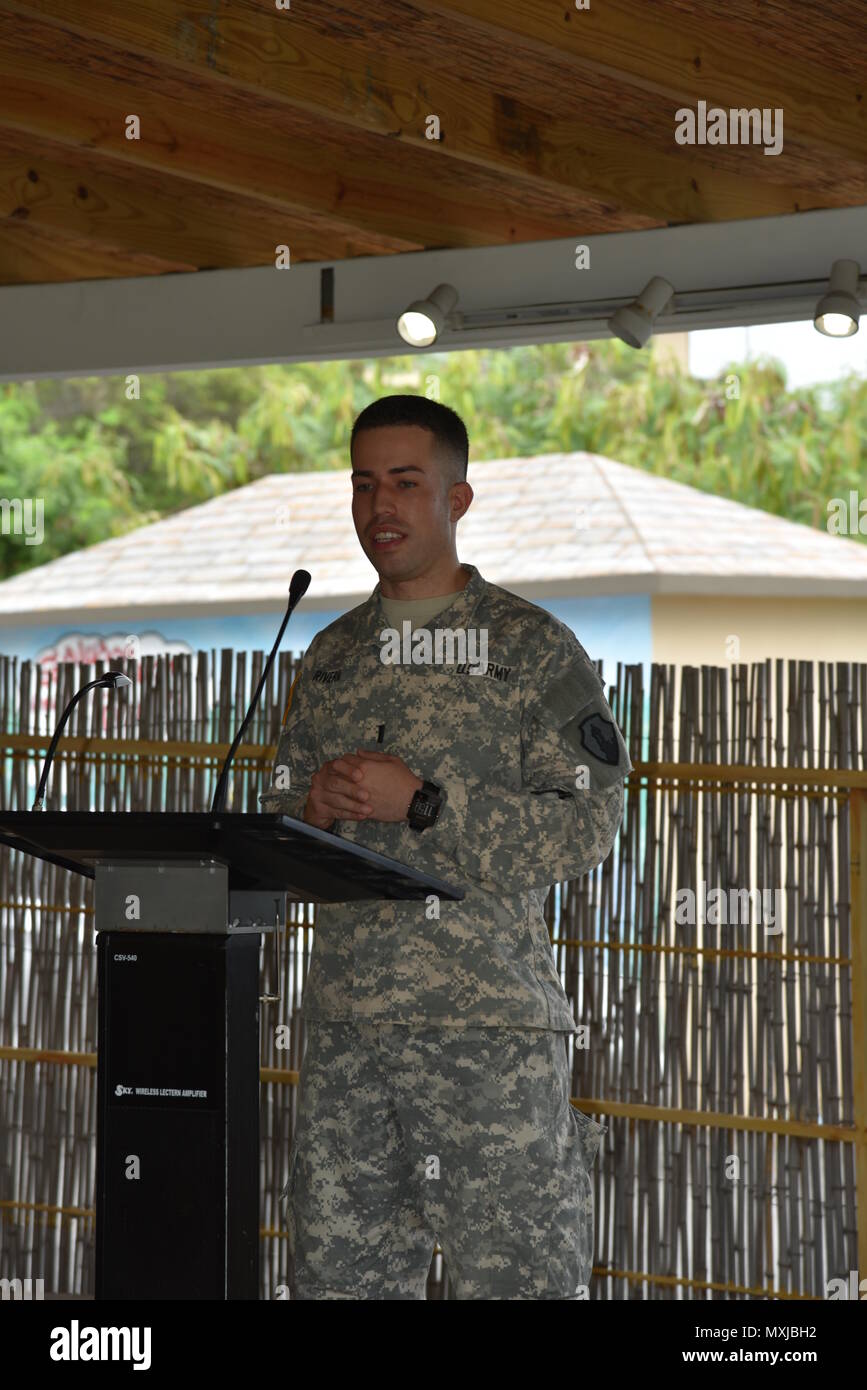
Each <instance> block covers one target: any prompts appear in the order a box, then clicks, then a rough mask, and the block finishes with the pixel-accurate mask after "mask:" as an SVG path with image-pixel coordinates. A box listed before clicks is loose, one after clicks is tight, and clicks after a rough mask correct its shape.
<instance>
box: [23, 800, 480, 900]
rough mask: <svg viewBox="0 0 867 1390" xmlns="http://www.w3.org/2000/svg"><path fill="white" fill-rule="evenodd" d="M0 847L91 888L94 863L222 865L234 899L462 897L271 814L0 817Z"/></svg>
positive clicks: (416, 873)
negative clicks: (271, 894)
mask: <svg viewBox="0 0 867 1390" xmlns="http://www.w3.org/2000/svg"><path fill="white" fill-rule="evenodd" d="M0 844H6V845H10V846H11V847H12V848H13V849H17V850H20V851H22V852H23V853H25V854H32V855H34V856H35V858H37V859H46V860H48V861H49V862H51V863H54V864H60V865H61V866H62V867H63V868H66V869H71V870H72V871H73V872H74V873H79V874H83V875H84V876H85V877H87V878H93V876H94V866H95V865H96V864H97V863H110V862H112V861H113V860H121V861H126V862H129V861H130V860H136V861H138V862H140V863H161V862H164V863H169V862H173V861H177V860H180V859H183V860H186V861H190V860H202V861H208V860H216V861H218V862H220V863H224V864H226V865H227V866H228V869H229V888H230V889H251V890H252V889H265V890H268V891H277V892H283V893H287V894H288V895H289V897H290V898H292V899H293V900H294V901H296V902H323V903H327V902H353V901H356V900H363V899H373V898H392V899H424V898H425V897H427V895H428V894H429V893H435V894H436V895H437V896H438V897H440V898H444V899H445V900H446V901H449V902H457V901H459V900H460V899H461V898H463V896H464V893H463V890H462V889H460V888H456V887H454V886H453V885H451V884H448V883H445V882H444V881H443V880H442V879H438V878H434V877H432V876H431V875H430V874H425V873H422V872H421V871H420V870H418V869H413V868H412V867H411V866H410V865H408V864H401V863H399V862H398V861H397V860H396V859H389V858H387V857H386V856H385V855H383V854H377V853H376V852H375V851H374V850H370V849H366V848H365V847H364V846H363V845H356V844H353V842H352V841H351V840H344V839H342V837H341V836H340V835H333V834H331V832H330V831H327V830H318V829H317V828H316V827H315V826H312V825H307V823H306V822H305V821H300V820H295V819H294V818H293V817H291V816H282V815H277V814H275V813H273V812H269V813H266V814H259V813H256V812H252V813H250V814H246V813H244V812H227V811H219V812H216V813H214V812H211V811H180V812H176V811H112V812H108V811H0Z"/></svg>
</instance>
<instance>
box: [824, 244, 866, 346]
mask: <svg viewBox="0 0 867 1390" xmlns="http://www.w3.org/2000/svg"><path fill="white" fill-rule="evenodd" d="M860 274H861V268H860V266H859V265H858V262H857V261H835V262H834V264H833V265H832V266H831V278H830V280H829V281H828V292H827V294H825V295H823V296H822V298H821V299H820V300H819V303H818V304H817V305H816V315H815V318H814V319H813V325H814V327H815V328H818V330H819V332H820V333H824V334H825V336H826V338H851V337H852V334H853V333H857V332H858V315H859V314H860V312H861V307H860V305H859V303H858V277H859V276H860Z"/></svg>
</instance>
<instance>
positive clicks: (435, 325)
mask: <svg viewBox="0 0 867 1390" xmlns="http://www.w3.org/2000/svg"><path fill="white" fill-rule="evenodd" d="M457 302H458V292H457V290H456V289H455V287H454V285H437V287H436V289H435V290H432V291H431V293H430V294H429V295H428V297H427V299H414V300H413V302H412V304H410V306H409V308H407V309H404V311H403V313H402V314H401V316H400V318H399V319H398V321H397V331H398V333H399V334H400V336H401V337H402V338H403V340H404V342H405V343H409V345H410V347H430V345H431V343H435V342H436V340H437V338H438V337H439V334H440V333H441V332H442V329H443V327H444V326H445V321H446V317H447V316H448V315H449V314H450V313H451V311H452V309H453V308H454V307H455V305H456V304H457Z"/></svg>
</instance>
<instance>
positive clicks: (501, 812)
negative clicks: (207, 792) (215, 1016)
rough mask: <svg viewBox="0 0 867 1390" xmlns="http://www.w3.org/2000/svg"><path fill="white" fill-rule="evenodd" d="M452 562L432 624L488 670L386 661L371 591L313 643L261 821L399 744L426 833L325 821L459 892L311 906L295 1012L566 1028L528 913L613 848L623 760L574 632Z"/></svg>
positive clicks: (296, 811) (299, 806) (564, 1010)
mask: <svg viewBox="0 0 867 1390" xmlns="http://www.w3.org/2000/svg"><path fill="white" fill-rule="evenodd" d="M464 569H465V570H469V572H470V579H469V582H468V584H467V586H466V588H465V589H464V590H463V592H462V593H461V594H460V595H459V597H458V598H457V599H456V600H455V602H454V603H453V604H451V605H450V606H449V607H448V608H447V609H445V610H444V611H443V612H441V613H439V614H437V615H436V616H435V617H434V618H433V619H431V622H430V623H429V624H427V627H428V629H429V630H430V631H431V632H432V633H433V632H435V630H436V628H437V627H439V628H440V629H450V630H452V631H457V630H460V629H463V630H465V631H466V630H468V629H471V628H475V629H476V630H477V631H478V632H481V630H485V631H486V632H487V643H488V651H487V656H488V662H487V665H486V668H485V670H484V673H483V674H474V673H473V672H472V671H471V670H470V669H468V666H467V664H466V663H463V664H461V663H459V662H457V661H454V660H453V661H452V662H451V663H447V662H443V663H442V664H440V665H437V664H423V665H413V664H406V665H404V664H385V663H384V662H383V661H382V653H383V650H384V639H383V637H382V636H381V634H383V633H384V631H385V629H387V628H388V626H389V625H388V621H387V619H386V617H385V614H384V612H383V610H382V607H381V605H380V601H379V585H377V587H376V589H375V590H374V591H373V593H372V594H371V596H370V598H369V599H367V601H366V602H365V603H362V604H360V605H359V607H357V608H354V609H353V610H352V611H351V612H349V613H346V614H345V615H344V616H343V617H341V618H338V619H337V621H336V622H333V623H331V625H330V626H329V627H327V628H325V629H324V630H323V631H322V632H320V633H318V634H317V636H316V637H315V638H314V639H313V641H312V642H311V644H310V646H309V647H308V649H307V651H306V652H305V654H304V658H303V661H302V664H301V667H300V669H299V673H298V676H297V677H296V680H295V682H294V684H293V689H292V693H291V695H290V700H289V703H288V705H287V710H286V715H285V717H284V724H283V729H282V732H281V736H280V741H279V745H278V750H277V757H276V759H275V780H276V769H278V768H288V769H289V787H288V788H285V778H286V774H285V772H284V773H283V774H281V776H282V779H283V782H284V789H282V790H276V789H274V787H273V784H272V790H271V791H269V792H267V793H266V794H265V795H263V796H261V797H260V802H261V804H262V808H263V810H266V811H283V812H284V813H285V814H287V815H290V816H295V817H297V818H298V819H301V818H302V817H303V813H304V804H305V802H306V800H307V794H308V791H309V787H310V779H311V777H312V775H313V773H314V772H315V771H316V770H317V769H318V768H319V767H321V765H322V764H323V763H324V762H326V761H328V760H330V759H332V758H337V757H339V756H341V754H344V753H352V752H355V750H356V749H357V748H359V747H378V748H380V749H381V751H383V752H386V753H396V754H398V755H399V756H400V757H402V758H403V760H404V761H405V762H406V763H407V764H408V765H409V767H411V768H412V770H413V772H415V773H416V774H417V776H419V777H421V778H423V779H426V780H429V781H432V782H435V783H436V784H437V785H438V786H440V787H441V788H443V790H444V792H445V795H446V801H445V805H444V806H443V808H442V809H441V811H440V814H439V818H438V820H437V822H436V824H435V825H433V826H430V827H429V828H428V829H426V830H424V831H422V832H417V831H414V830H412V829H411V828H410V826H409V825H408V824H407V823H406V822H402V823H386V822H382V821H339V822H336V823H335V825H334V826H333V827H332V830H333V831H334V832H336V833H339V834H340V835H342V836H344V837H345V838H346V839H349V840H353V841H355V842H356V843H358V844H362V845H366V846H368V848H370V849H374V850H377V851H379V853H381V854H386V855H389V856H391V857H392V858H394V859H398V860H401V861H403V862H404V863H406V864H409V865H412V866H414V867H415V868H417V869H421V870H423V871H425V872H427V873H430V874H433V875H436V876H438V877H439V878H442V879H445V880H446V881H447V882H449V883H451V884H453V885H455V886H457V887H460V888H462V889H463V890H464V891H465V894H466V896H465V898H464V899H463V901H462V902H445V901H440V902H439V904H438V912H439V915H438V917H437V916H435V915H432V913H434V912H435V911H436V910H437V905H435V904H434V905H431V904H426V903H425V902H424V901H419V902H379V901H378V902H364V903H357V902H356V903H337V904H327V905H320V907H319V909H318V914H317V921H316V930H315V934H314V947H313V953H312V957H311V962H310V970H309V974H308V977H307V981H306V986H305V991H304V1000H303V1006H304V1015H305V1017H306V1018H308V1019H323V1020H329V1021H332V1022H340V1021H352V1020H366V1021H374V1022H382V1023H386V1022H390V1023H403V1024H412V1025H416V1026H424V1025H426V1024H427V1025H430V1024H439V1025H442V1026H444V1027H445V1026H448V1027H460V1026H462V1025H465V1026H476V1027H490V1026H502V1027H509V1028H516V1027H523V1028H547V1029H556V1030H565V1031H568V1032H573V1031H575V1022H574V1019H573V1016H572V1011H571V1009H570V1006H569V1003H568V1000H567V998H566V995H565V992H564V990H563V986H562V984H561V982H560V979H559V976H558V974H557V970H556V967H555V963H554V957H553V952H552V949H551V944H550V940H549V937H548V930H547V927H546V925H545V920H544V916H543V910H542V909H543V905H544V902H545V898H546V896H547V893H548V891H549V888H550V886H551V885H552V884H555V883H558V882H560V881H562V880H565V879H573V878H577V877H578V876H580V875H581V874H585V873H587V872H588V871H589V870H591V869H593V868H595V866H596V865H597V864H599V863H601V861H602V860H603V859H605V858H606V856H607V855H608V853H609V852H610V850H611V848H612V845H613V844H614V839H615V836H616V833H617V830H618V827H619V825H620V822H621V819H622V816H623V779H624V778H625V777H626V776H628V774H629V773H630V772H631V770H632V763H631V762H630V759H629V755H628V753H627V751H626V745H625V743H624V741H623V737H622V734H621V732H620V730H619V728H618V727H617V725H616V724H615V722H614V720H613V718H612V715H611V710H610V708H609V706H608V703H607V701H606V699H605V695H604V693H603V685H602V682H601V681H600V679H599V676H598V674H597V672H596V668H595V667H594V666H593V664H592V663H591V661H590V659H589V657H588V656H587V653H586V652H585V651H584V648H583V647H582V646H581V644H580V643H579V642H578V641H577V640H576V638H575V637H574V635H573V633H572V632H571V631H570V629H569V628H567V627H566V626H565V624H564V623H561V622H560V621H559V620H558V619H556V618H554V617H552V616H551V615H550V614H549V613H547V612H545V611H544V610H543V609H541V608H539V607H537V606H536V605H535V604H533V603H529V602H528V601H527V600H525V599H522V598H519V597H517V595H515V594H512V593H509V592H508V591H507V590H505V589H501V588H499V587H497V586H496V585H494V584H488V583H487V582H486V581H485V580H484V579H483V578H482V576H481V575H480V574H479V572H478V570H477V569H476V568H475V567H474V566H471V565H465V566H464ZM447 640H448V639H446V641H447ZM444 654H446V655H447V654H448V646H447V645H446V646H445V647H444ZM457 654H459V653H458V652H457V649H455V650H454V652H453V655H457ZM381 725H384V726H385V728H384V737H383V739H382V742H381V743H377V738H378V732H379V728H380V726H381Z"/></svg>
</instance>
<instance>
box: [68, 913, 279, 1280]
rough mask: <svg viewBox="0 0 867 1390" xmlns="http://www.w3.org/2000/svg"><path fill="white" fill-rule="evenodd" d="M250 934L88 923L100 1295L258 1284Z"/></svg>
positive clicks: (255, 961) (254, 962)
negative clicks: (95, 1020) (95, 995)
mask: <svg viewBox="0 0 867 1390" xmlns="http://www.w3.org/2000/svg"><path fill="white" fill-rule="evenodd" d="M259 942H260V937H259V935H258V933H251V934H248V935H238V936H227V935H207V934H204V933H197V934H190V935H180V934H170V933H158V932H150V931H149V932H129V931H117V932H114V931H103V932H99V933H98V936H97V946H98V962H99V1051H98V1062H99V1076H98V1088H99V1100H98V1107H99V1113H100V1116H101V1119H102V1123H101V1126H100V1131H99V1136H98V1138H99V1145H98V1154H97V1184H96V1187H97V1200H98V1210H97V1220H96V1231H97V1247H96V1297H97V1298H98V1299H115V1298H118V1299H133V1298H135V1299H153V1298H164V1299H206V1298H207V1299H227V1298H229V1299H256V1298H258V1296H259V1288H258V1285H259V1219H258V1218H259V1192H258V1171H259V1154H258V1137H259V1087H258V1076H259V1036H258V1008H259V1003H258V984H259Z"/></svg>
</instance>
